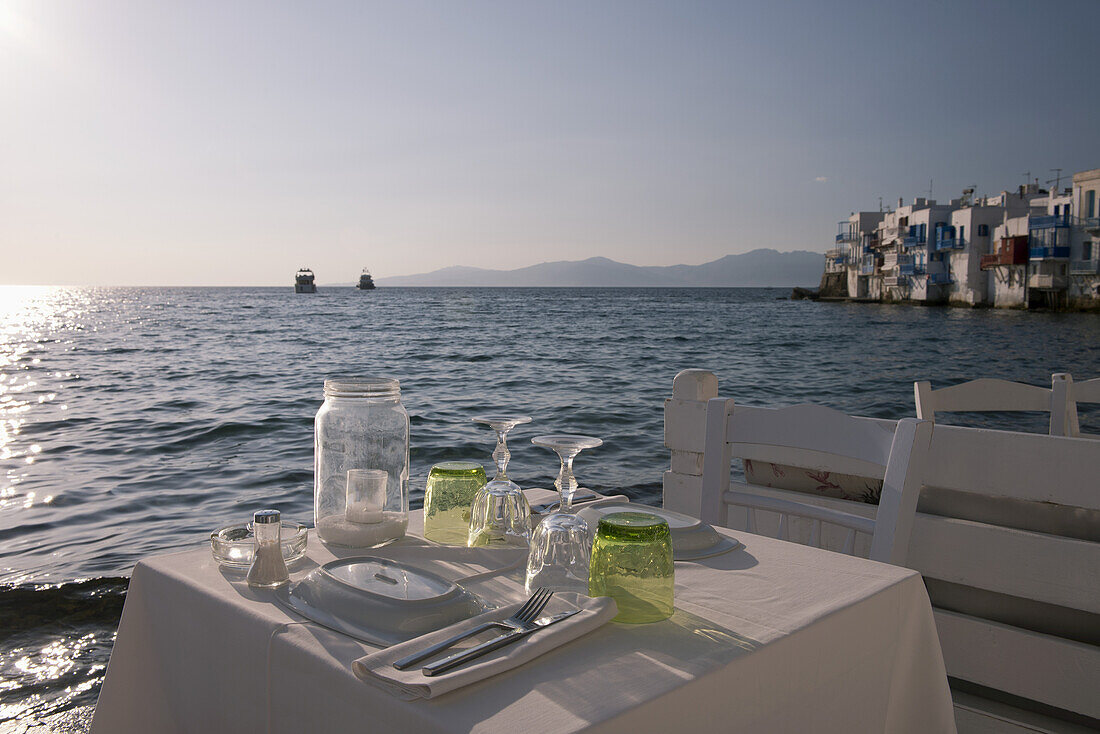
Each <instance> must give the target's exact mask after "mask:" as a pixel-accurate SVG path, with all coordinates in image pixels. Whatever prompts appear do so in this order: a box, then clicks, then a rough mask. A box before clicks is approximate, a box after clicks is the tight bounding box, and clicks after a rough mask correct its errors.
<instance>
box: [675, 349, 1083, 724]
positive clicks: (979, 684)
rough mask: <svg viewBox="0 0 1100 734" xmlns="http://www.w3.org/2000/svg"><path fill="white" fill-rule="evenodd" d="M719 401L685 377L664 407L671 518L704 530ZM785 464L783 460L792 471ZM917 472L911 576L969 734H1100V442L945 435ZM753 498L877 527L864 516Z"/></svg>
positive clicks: (700, 382) (1006, 434) (986, 433)
mask: <svg viewBox="0 0 1100 734" xmlns="http://www.w3.org/2000/svg"><path fill="white" fill-rule="evenodd" d="M717 395H718V380H717V378H716V377H715V376H714V375H713V374H711V373H709V372H704V371H700V370H685V371H684V372H681V373H680V374H679V375H677V377H676V381H675V382H674V383H673V393H672V397H671V398H670V399H668V400H666V401H665V445H666V446H667V447H668V448H669V449H671V451H672V456H671V466H670V467H669V471H668V472H666V473H665V476H664V505H665V507H667V508H669V509H672V510H677V511H679V512H685V513H688V514H694V515H696V516H702V515H701V513H702V511H703V506H704V502H705V499H704V498H707V499H713V498H712V497H711V496H710V495H708V494H707V493H705V492H704V491H703V484H704V477H703V475H704V473H705V472H704V467H707V468H710V467H718V466H720V465H722V464H723V463H725V462H728V461H729V457H730V456H731V453H733V452H731V453H727V452H726V450H725V449H726V448H727V446H726V445H725V444H723V446H722V447H721V448H722V455H721V456H720V457H719V458H718V459H717V460H715V459H713V458H712V456H711V453H712V452H711V448H710V446H709V445H708V442H707V440H706V439H707V419H708V417H713V416H711V411H710V405H711V402H712V398H714V397H716V396H717ZM723 402H724V401H723ZM740 410H744V409H743V408H737V409H735V410H734V412H733V415H736V414H737V412H738V411H740ZM713 418H714V420H715V421H718V422H720V419H719V418H717V417H713ZM852 420H859V421H865V422H867V423H872V424H879V425H881V426H883V427H884V429H885V430H886V431H887V432H889V431H890V430H891V429H892V428H893V426H894V423H893V422H891V421H884V420H878V419H871V418H862V419H858V418H853V419H852ZM871 435H872V436H873V435H874V434H873V433H872V434H871ZM888 435H889V434H888ZM735 448H736V452H740V451H741V448H742V447H741V446H740V445H737V446H736V447H735ZM748 448H749V449H751V450H753V451H758V450H761V449H760V448H758V447H756V446H752V445H749V446H748ZM918 448H919V447H918ZM784 451H786V449H779V448H777V449H776V454H775V456H774V458H776V459H780V463H793V462H787V461H786V460H785V456H784V453H783V452H784ZM804 458H810V459H812V458H814V455H813V454H805V455H804ZM915 458H916V457H913V456H911V457H910V464H913V463H914V461H915ZM887 463H888V464H889V465H891V466H892V463H891V462H890V461H888V462H887ZM919 463H920V464H923V466H924V469H923V471H921V472H920V473H921V475H922V477H921V482H922V484H923V488H922V490H921V507H920V509H919V511H918V512H917V513H916V517H915V520H914V522H913V528H912V537H911V542H910V544H909V553H908V556H907V558H906V562H905V565H907V566H909V567H910V568H913V569H916V570H917V571H920V573H921V574H922V575H923V576H924V580H925V584H926V585H927V587H928V595H929V598H930V599H931V601H932V606H933V612H934V614H935V619H936V626H937V630H938V632H939V636H940V643H941V647H942V649H943V656H944V662H945V664H946V666H947V673H948V676H949V677H950V679H951V686H952V694H953V696H954V697H955V719H956V722H957V723H958V728H959V731H960V733H962V734H976V733H978V732H981V733H982V734H986V733H988V732H1020V733H1022V732H1030V733H1032V734H1033V733H1034V732H1077V731H1086V730H1094V729H1100V696H1098V695H1097V690H1098V686H1100V492H1098V491H1097V488H1098V485H1097V481H1098V480H1097V478H1098V477H1100V442H1098V441H1095V440H1085V439H1082V438H1068V437H1062V436H1049V435H1044V434H1035V433H1021V432H1012V431H995V430H989V429H982V428H965V427H961V426H949V425H943V424H937V425H935V426H934V427H933V428H932V437H931V443H930V444H929V446H928V449H927V456H926V458H925V459H924V460H923V461H921V462H919ZM726 465H727V466H728V464H726ZM917 468H918V469H919V467H917ZM888 473H889V467H888V468H887V474H888ZM711 476H718V475H713V474H712V475H711ZM708 478H709V476H708ZM737 489H738V490H740V488H737ZM751 491H752V492H753V494H756V495H759V496H762V497H767V498H771V499H775V500H781V501H794V502H798V503H805V504H811V505H815V506H818V507H820V508H822V509H827V510H833V511H836V512H840V513H845V514H854V515H859V516H862V517H864V518H866V519H867V520H868V521H871V520H873V519H874V518H875V517H876V508H875V507H874V506H873V505H869V504H867V503H865V502H859V501H852V500H847V499H839V498H834V497H825V496H819V495H813V494H807V493H805V492H801V491H794V490H791V489H783V488H779V487H775V488H771V487H753V488H752V490H751ZM720 509H721V510H724V509H727V508H726V507H722V508H717V507H714V506H713V505H711V506H710V507H709V509H708V510H707V511H709V512H716V511H718V510H720ZM730 509H732V508H730ZM737 511H738V512H740V509H738V510H737ZM880 512H881V510H880ZM712 516H713V515H712ZM880 517H881V515H880ZM811 534H812V531H811V530H810V529H809V528H807V527H805V523H803V525H802V526H801V527H795V528H792V535H794V536H795V537H796V539H801V540H805V539H806V538H807V537H809V535H811ZM1090 727H1091V729H1090Z"/></svg>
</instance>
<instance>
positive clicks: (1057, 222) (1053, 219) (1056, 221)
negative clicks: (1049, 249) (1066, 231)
mask: <svg viewBox="0 0 1100 734" xmlns="http://www.w3.org/2000/svg"><path fill="white" fill-rule="evenodd" d="M1072 223H1073V217H1071V216H1070V215H1068V214H1057V215H1047V216H1043V217H1032V218H1031V219H1030V220H1028V223H1027V228H1028V229H1050V228H1052V227H1068V226H1070V225H1071V224H1072Z"/></svg>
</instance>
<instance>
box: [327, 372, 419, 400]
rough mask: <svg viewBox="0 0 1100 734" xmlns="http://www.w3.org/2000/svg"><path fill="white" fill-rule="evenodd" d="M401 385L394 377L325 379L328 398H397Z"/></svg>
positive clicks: (349, 376)
mask: <svg viewBox="0 0 1100 734" xmlns="http://www.w3.org/2000/svg"><path fill="white" fill-rule="evenodd" d="M399 395H401V383H400V382H399V381H398V380H396V379H394V378H392V377H373V376H367V377H356V376H354V375H337V376H334V377H326V378H325V397H326V398H330V397H332V398H395V397H398V396H399Z"/></svg>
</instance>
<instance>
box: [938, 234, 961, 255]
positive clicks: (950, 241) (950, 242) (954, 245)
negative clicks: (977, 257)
mask: <svg viewBox="0 0 1100 734" xmlns="http://www.w3.org/2000/svg"><path fill="white" fill-rule="evenodd" d="M965 248H966V240H965V239H963V238H962V237H945V238H943V239H942V240H937V241H936V252H943V251H944V250H963V249H965Z"/></svg>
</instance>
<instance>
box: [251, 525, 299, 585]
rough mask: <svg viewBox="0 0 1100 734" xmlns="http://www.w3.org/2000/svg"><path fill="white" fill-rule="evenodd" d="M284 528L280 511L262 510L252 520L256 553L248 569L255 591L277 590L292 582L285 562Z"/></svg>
mask: <svg viewBox="0 0 1100 734" xmlns="http://www.w3.org/2000/svg"><path fill="white" fill-rule="evenodd" d="M282 527H283V523H282V516H281V515H280V513H279V511H278V510H260V511H259V512H257V513H256V514H255V515H254V516H253V518H252V535H253V537H254V538H255V539H256V551H255V552H254V553H253V555H252V565H251V566H250V567H249V569H248V585H249V586H251V587H253V588H255V589H275V588H278V587H280V586H282V585H283V584H285V583H287V582H288V581H290V574H289V573H288V572H287V570H286V561H284V560H283V544H282V537H281V535H282Z"/></svg>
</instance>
